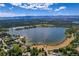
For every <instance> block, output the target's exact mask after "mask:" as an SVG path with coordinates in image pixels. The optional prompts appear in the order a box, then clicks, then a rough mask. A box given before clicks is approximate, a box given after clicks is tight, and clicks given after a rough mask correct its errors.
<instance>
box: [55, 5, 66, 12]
mask: <svg viewBox="0 0 79 59" xmlns="http://www.w3.org/2000/svg"><path fill="white" fill-rule="evenodd" d="M65 9H66V7H65V6H61V7H59V8H57V9H55V10H54V11H60V10H65Z"/></svg>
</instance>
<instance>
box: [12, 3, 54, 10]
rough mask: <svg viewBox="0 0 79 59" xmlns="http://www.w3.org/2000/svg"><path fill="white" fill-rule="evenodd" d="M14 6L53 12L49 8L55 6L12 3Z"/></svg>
mask: <svg viewBox="0 0 79 59" xmlns="http://www.w3.org/2000/svg"><path fill="white" fill-rule="evenodd" d="M11 4H12V5H14V6H18V7H21V8H25V9H33V10H35V9H40V10H52V8H49V6H50V5H53V4H52V3H24V4H22V3H11Z"/></svg>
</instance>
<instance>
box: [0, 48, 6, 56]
mask: <svg viewBox="0 0 79 59" xmlns="http://www.w3.org/2000/svg"><path fill="white" fill-rule="evenodd" d="M0 56H6V52H5V51H4V50H3V49H1V48H0Z"/></svg>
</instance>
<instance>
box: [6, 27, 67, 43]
mask: <svg viewBox="0 0 79 59" xmlns="http://www.w3.org/2000/svg"><path fill="white" fill-rule="evenodd" d="M65 30H66V28H62V27H37V28H30V29H21V30H14V29H12V28H10V29H9V31H8V32H7V33H9V34H11V35H23V36H25V37H28V38H29V39H30V40H31V41H32V42H33V43H38V44H56V43H59V42H61V41H63V40H64V37H65Z"/></svg>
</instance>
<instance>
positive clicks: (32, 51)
mask: <svg viewBox="0 0 79 59" xmlns="http://www.w3.org/2000/svg"><path fill="white" fill-rule="evenodd" d="M30 53H31V56H37V55H38V53H39V50H38V49H37V48H32V49H31V51H30Z"/></svg>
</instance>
